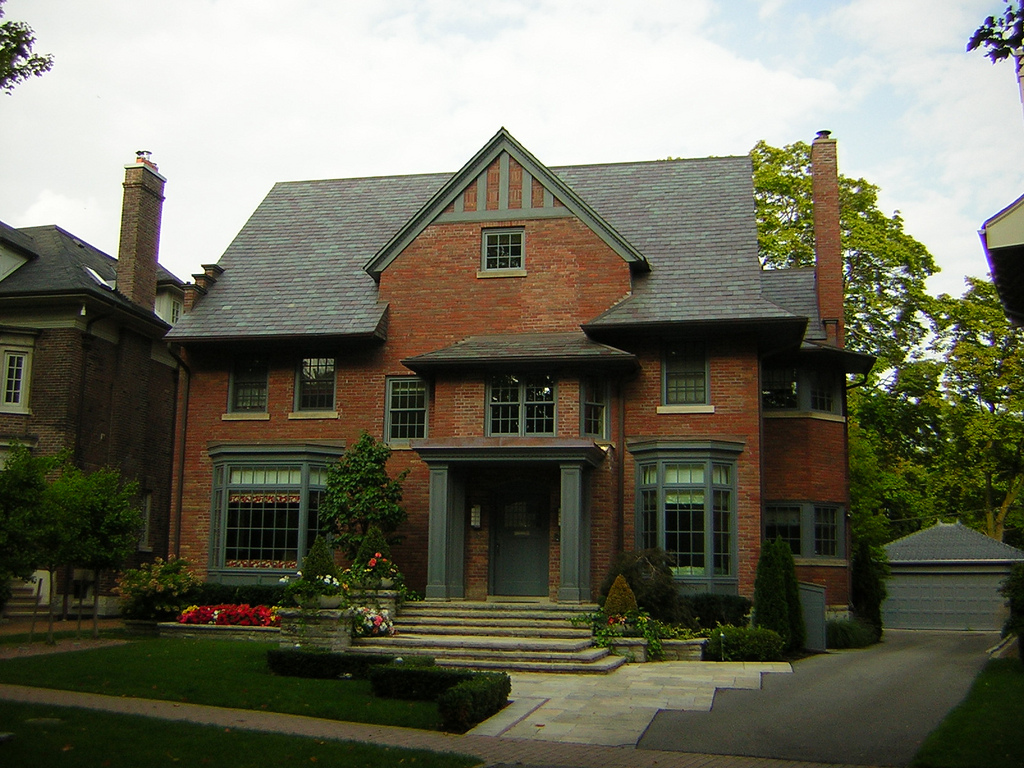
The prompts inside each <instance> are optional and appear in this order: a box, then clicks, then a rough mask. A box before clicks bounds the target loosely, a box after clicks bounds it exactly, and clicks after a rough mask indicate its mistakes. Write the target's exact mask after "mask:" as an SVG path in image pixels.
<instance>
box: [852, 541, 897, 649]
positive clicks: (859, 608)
mask: <svg viewBox="0 0 1024 768" xmlns="http://www.w3.org/2000/svg"><path fill="white" fill-rule="evenodd" d="M850 570H851V574H850V581H851V584H850V602H851V603H852V604H853V612H854V615H855V616H856V617H857V618H858V619H860V620H861V621H862V622H863V623H864V624H865V625H867V626H869V627H870V628H871V630H872V632H873V633H874V640H873V642H878V641H879V640H881V639H882V603H883V602H884V601H885V595H886V591H885V579H886V577H887V576H888V575H889V567H888V564H887V563H886V562H885V554H884V551H882V552H880V553H879V552H875V551H873V550H872V548H871V546H870V545H869V544H868V543H867V542H866V541H862V542H861V543H860V544H858V545H857V548H856V549H855V550H854V552H853V562H852V563H851V566H850Z"/></svg>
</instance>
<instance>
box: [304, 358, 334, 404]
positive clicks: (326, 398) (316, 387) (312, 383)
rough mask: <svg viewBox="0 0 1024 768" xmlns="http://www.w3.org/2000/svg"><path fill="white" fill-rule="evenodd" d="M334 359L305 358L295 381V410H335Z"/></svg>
mask: <svg viewBox="0 0 1024 768" xmlns="http://www.w3.org/2000/svg"><path fill="white" fill-rule="evenodd" d="M334 391H335V375H334V358H333V357H304V358H303V359H302V362H301V363H300V364H299V370H298V372H297V374H296V381H295V410H297V411H333V410H334Z"/></svg>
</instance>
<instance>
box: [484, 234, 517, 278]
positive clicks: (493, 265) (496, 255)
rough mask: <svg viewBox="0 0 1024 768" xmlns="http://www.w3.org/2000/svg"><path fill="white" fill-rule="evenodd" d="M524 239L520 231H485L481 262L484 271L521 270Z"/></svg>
mask: <svg viewBox="0 0 1024 768" xmlns="http://www.w3.org/2000/svg"><path fill="white" fill-rule="evenodd" d="M524 239H525V238H524V234H523V230H521V229H485V230H484V234H483V256H482V261H481V264H482V267H483V269H484V271H487V272H495V271H500V270H508V269H523V268H524V266H523V265H524V263H525V260H524V258H523V257H524V251H525V247H524V246H525V243H524Z"/></svg>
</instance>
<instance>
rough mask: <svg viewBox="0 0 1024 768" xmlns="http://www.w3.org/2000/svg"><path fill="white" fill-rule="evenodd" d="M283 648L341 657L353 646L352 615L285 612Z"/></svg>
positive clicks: (346, 612)
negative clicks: (325, 652)
mask: <svg viewBox="0 0 1024 768" xmlns="http://www.w3.org/2000/svg"><path fill="white" fill-rule="evenodd" d="M278 615H279V616H280V617H281V633H280V636H279V645H280V647H281V648H302V649H304V650H311V651H328V652H331V653H339V652H341V651H344V650H346V649H348V648H349V646H351V645H352V612H351V611H349V610H348V609H337V608H332V609H319V610H311V609H304V608H283V609H281V610H280V611H278Z"/></svg>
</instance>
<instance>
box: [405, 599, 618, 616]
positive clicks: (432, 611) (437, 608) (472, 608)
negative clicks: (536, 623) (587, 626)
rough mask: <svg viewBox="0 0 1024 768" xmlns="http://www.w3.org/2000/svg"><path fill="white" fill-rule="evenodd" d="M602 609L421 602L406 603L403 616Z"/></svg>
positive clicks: (549, 613)
mask: <svg viewBox="0 0 1024 768" xmlns="http://www.w3.org/2000/svg"><path fill="white" fill-rule="evenodd" d="M597 608H598V606H597V605H596V604H594V603H550V602H534V601H531V602H504V601H503V602H498V601H491V600H488V601H480V602H474V601H461V600H459V601H451V602H441V601H432V600H428V601H417V602H409V603H405V604H404V605H403V606H402V612H403V613H410V614H413V613H415V614H425V615H431V616H433V615H439V616H451V615H459V616H480V615H485V614H490V615H494V616H502V615H508V614H510V613H511V614H516V615H518V614H527V615H531V616H537V617H540V618H562V619H568V618H571V617H573V616H579V615H580V614H584V613H593V612H594V611H596V610H597Z"/></svg>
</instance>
